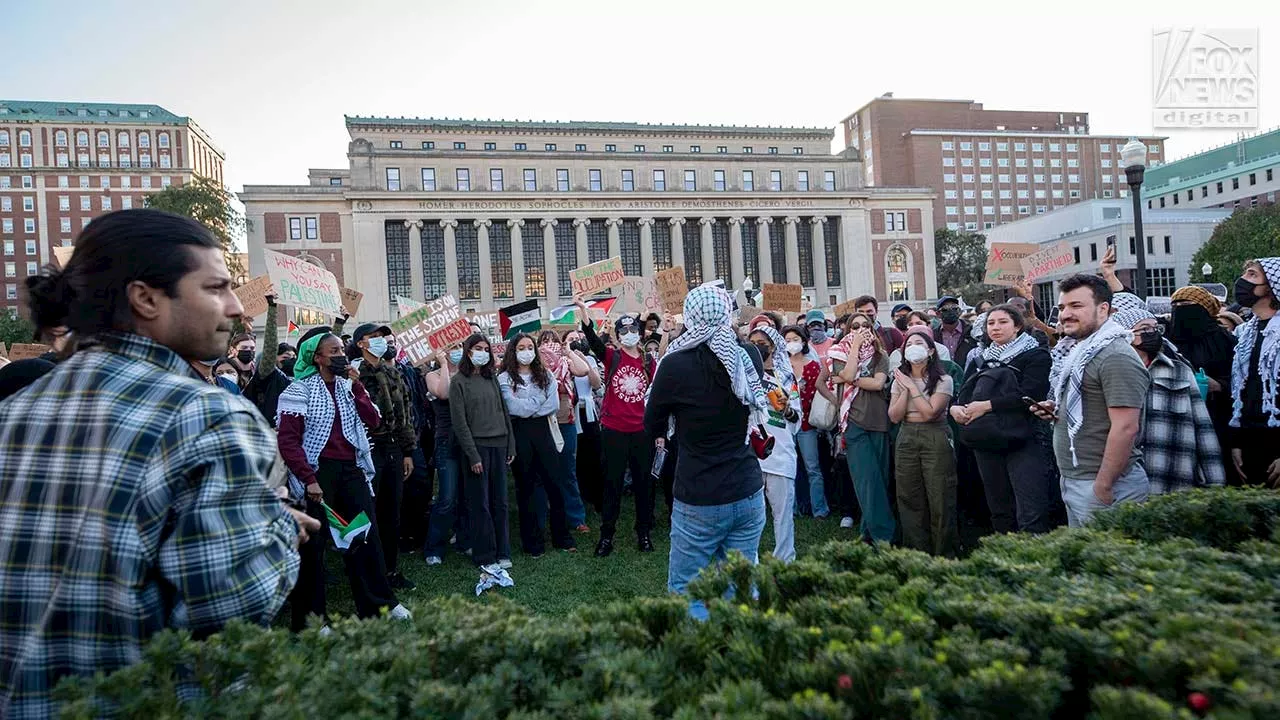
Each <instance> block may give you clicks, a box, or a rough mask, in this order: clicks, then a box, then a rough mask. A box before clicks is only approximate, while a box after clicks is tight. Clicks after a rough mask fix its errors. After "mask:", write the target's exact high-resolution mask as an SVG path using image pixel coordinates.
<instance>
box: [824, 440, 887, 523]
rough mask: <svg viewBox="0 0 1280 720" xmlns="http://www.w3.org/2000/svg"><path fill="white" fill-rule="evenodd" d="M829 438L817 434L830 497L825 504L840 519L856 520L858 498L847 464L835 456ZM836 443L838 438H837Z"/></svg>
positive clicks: (844, 460)
mask: <svg viewBox="0 0 1280 720" xmlns="http://www.w3.org/2000/svg"><path fill="white" fill-rule="evenodd" d="M830 438H831V436H830V434H828V433H825V432H820V433H818V454H819V455H821V456H822V471H823V474H824V475H825V476H826V477H827V478H829V480H827V484H828V485H829V486H830V489H829V490H827V492H828V493H830V495H831V497H829V498H828V499H827V500H828V502H827V504H828V505H829V506H830V507H831V510H832V511H833V512H836V513H838V514H839V515H840V518H841V519H844V518H855V519H856V518H858V517H859V516H860V513H859V510H860V508H859V507H858V496H857V494H855V493H854V491H853V477H852V476H850V475H849V463H848V461H847V460H846V459H845V456H844V455H836V450H835V448H834V447H832V445H831V439H830ZM838 441H839V438H837V442H838ZM890 454H892V453H890ZM832 498H834V501H832Z"/></svg>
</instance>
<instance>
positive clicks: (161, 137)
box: [156, 132, 169, 148]
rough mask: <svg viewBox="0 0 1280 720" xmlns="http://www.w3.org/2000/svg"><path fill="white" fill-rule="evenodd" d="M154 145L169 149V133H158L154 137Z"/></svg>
mask: <svg viewBox="0 0 1280 720" xmlns="http://www.w3.org/2000/svg"><path fill="white" fill-rule="evenodd" d="M156 143H157V144H158V145H159V146H160V147H162V148H167V147H169V133H167V132H162V133H158V134H157V135H156Z"/></svg>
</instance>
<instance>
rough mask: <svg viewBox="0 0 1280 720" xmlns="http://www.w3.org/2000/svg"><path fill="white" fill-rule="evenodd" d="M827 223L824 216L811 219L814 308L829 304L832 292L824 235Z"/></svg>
mask: <svg viewBox="0 0 1280 720" xmlns="http://www.w3.org/2000/svg"><path fill="white" fill-rule="evenodd" d="M826 222H827V218H826V217H825V216H822V215H815V216H813V217H812V218H809V223H810V224H811V225H812V226H813V231H812V233H811V235H812V238H811V239H812V243H811V244H812V246H813V249H812V251H811V252H812V253H813V254H812V255H810V257H811V258H812V259H813V305H814V307H822V306H823V305H826V304H827V301H828V300H830V299H831V298H830V297H829V295H830V291H829V290H828V289H827V245H826V243H825V242H823V238H824V237H825V234H824V233H823V225H824V224H825V223H826Z"/></svg>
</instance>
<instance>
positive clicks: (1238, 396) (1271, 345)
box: [1230, 257, 1280, 427]
mask: <svg viewBox="0 0 1280 720" xmlns="http://www.w3.org/2000/svg"><path fill="white" fill-rule="evenodd" d="M1257 262H1258V264H1259V265H1261V266H1262V271H1263V273H1265V274H1266V276H1267V284H1268V285H1270V286H1271V292H1272V293H1273V294H1274V293H1277V292H1280V290H1278V288H1280V257H1270V258H1258V260H1257ZM1268 301H1269V299H1265V298H1264V299H1263V300H1261V301H1260V302H1268ZM1236 338H1238V341H1237V343H1236V354H1235V357H1233V358H1232V360H1231V396H1232V397H1233V398H1235V403H1234V405H1233V406H1232V409H1231V423H1230V425H1231V427H1240V415H1241V413H1243V412H1244V385H1245V381H1246V380H1248V377H1249V360H1250V359H1251V358H1252V357H1253V349H1254V345H1255V344H1256V343H1257V342H1259V340H1260V341H1261V342H1262V351H1261V353H1260V354H1259V355H1258V374H1259V375H1261V376H1262V414H1263V415H1266V416H1267V427H1280V407H1276V385H1277V383H1280V379H1278V377H1277V376H1280V320H1276V319H1275V318H1272V319H1271V321H1270V322H1268V323H1267V327H1266V328H1265V329H1263V330H1262V331H1261V332H1259V331H1258V318H1257V317H1252V318H1249V322H1247V323H1245V324H1244V325H1241V326H1240V328H1239V329H1237V330H1236Z"/></svg>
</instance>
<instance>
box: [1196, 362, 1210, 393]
mask: <svg viewBox="0 0 1280 720" xmlns="http://www.w3.org/2000/svg"><path fill="white" fill-rule="evenodd" d="M1196 386H1197V387H1199V388H1200V399H1201V400H1203V399H1205V398H1207V397H1209V376H1208V375H1205V374H1204V368H1200V369H1198V370H1196Z"/></svg>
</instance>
